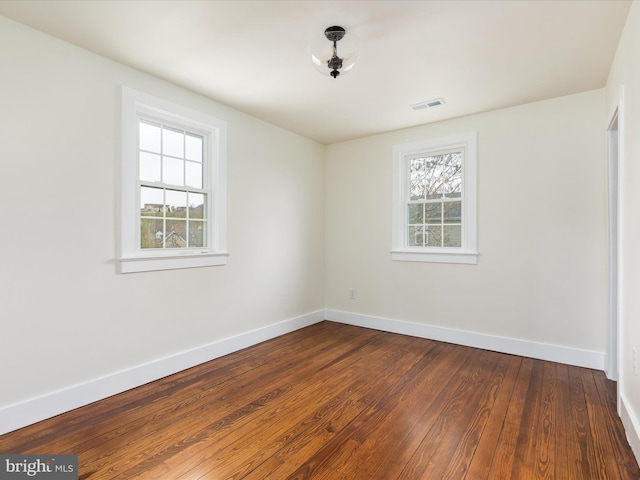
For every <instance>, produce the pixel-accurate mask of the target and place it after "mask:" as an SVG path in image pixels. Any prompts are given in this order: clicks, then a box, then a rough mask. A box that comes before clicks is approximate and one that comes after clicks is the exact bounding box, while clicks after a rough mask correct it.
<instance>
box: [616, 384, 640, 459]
mask: <svg viewBox="0 0 640 480" xmlns="http://www.w3.org/2000/svg"><path fill="white" fill-rule="evenodd" d="M618 410H620V419H621V420H622V425H623V426H624V431H625V433H626V434H627V441H628V442H629V445H630V446H631V450H632V451H633V454H634V455H635V456H636V460H637V461H638V462H639V463H640V422H639V421H638V417H636V415H635V413H634V412H633V409H631V408H630V407H629V401H628V400H627V397H625V396H624V394H622V393H621V394H620V405H619V409H618Z"/></svg>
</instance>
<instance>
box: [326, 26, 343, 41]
mask: <svg viewBox="0 0 640 480" xmlns="http://www.w3.org/2000/svg"><path fill="white" fill-rule="evenodd" d="M344 34H345V29H344V28H342V27H338V26H333V27H329V28H327V29H326V30H325V31H324V36H325V37H327V40H329V41H331V42H337V41H339V40H342V37H344Z"/></svg>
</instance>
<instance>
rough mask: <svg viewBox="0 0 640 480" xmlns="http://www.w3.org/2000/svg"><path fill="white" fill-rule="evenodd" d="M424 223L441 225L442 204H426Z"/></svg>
mask: <svg viewBox="0 0 640 480" xmlns="http://www.w3.org/2000/svg"><path fill="white" fill-rule="evenodd" d="M424 210H425V214H424V215H425V217H426V218H425V223H442V203H439V202H438V203H426V204H425V206H424Z"/></svg>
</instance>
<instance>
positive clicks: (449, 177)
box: [425, 152, 462, 199]
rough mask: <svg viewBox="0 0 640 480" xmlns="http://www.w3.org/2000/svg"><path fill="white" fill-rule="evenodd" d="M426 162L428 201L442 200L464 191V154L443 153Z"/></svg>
mask: <svg viewBox="0 0 640 480" xmlns="http://www.w3.org/2000/svg"><path fill="white" fill-rule="evenodd" d="M425 160H426V197H427V199H435V198H442V197H443V196H449V195H453V194H459V193H460V192H461V191H462V177H461V174H462V152H454V153H443V154H441V155H434V156H431V157H427V158H426V159H425ZM458 196H459V195H458Z"/></svg>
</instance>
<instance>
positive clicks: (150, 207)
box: [140, 187, 164, 217]
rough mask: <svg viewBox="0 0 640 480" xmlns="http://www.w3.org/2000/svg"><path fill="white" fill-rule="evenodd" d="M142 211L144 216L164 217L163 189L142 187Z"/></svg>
mask: <svg viewBox="0 0 640 480" xmlns="http://www.w3.org/2000/svg"><path fill="white" fill-rule="evenodd" d="M140 210H141V211H142V212H143V213H142V214H143V215H144V216H150V217H159V216H162V212H163V211H164V192H163V190H162V189H161V188H151V187H140Z"/></svg>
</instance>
